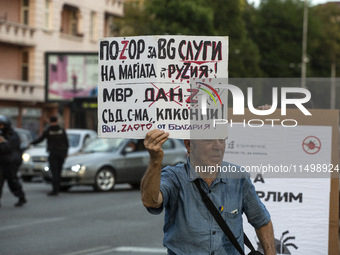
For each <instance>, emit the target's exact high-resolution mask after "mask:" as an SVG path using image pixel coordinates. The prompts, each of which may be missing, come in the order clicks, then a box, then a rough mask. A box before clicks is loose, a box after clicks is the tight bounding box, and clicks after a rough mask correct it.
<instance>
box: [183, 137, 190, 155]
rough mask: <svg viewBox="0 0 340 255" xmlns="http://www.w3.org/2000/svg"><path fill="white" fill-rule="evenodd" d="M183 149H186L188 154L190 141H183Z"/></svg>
mask: <svg viewBox="0 0 340 255" xmlns="http://www.w3.org/2000/svg"><path fill="white" fill-rule="evenodd" d="M183 142H184V145H185V148H186V149H187V152H188V153H190V140H186V139H184V140H183Z"/></svg>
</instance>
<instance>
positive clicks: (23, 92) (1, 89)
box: [0, 79, 44, 102]
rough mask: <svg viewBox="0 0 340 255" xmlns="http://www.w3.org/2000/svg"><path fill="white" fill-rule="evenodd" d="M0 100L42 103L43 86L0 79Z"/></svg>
mask: <svg viewBox="0 0 340 255" xmlns="http://www.w3.org/2000/svg"><path fill="white" fill-rule="evenodd" d="M0 100H15V101H37V102H43V101H44V86H41V85H37V84H33V83H30V82H24V81H15V80H3V79H0Z"/></svg>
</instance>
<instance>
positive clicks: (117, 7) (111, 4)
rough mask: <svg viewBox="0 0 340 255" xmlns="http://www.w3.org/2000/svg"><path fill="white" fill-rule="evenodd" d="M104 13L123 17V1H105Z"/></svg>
mask: <svg viewBox="0 0 340 255" xmlns="http://www.w3.org/2000/svg"><path fill="white" fill-rule="evenodd" d="M105 11H107V12H109V13H111V14H113V15H116V16H119V17H123V15H124V1H123V0H106V5H105Z"/></svg>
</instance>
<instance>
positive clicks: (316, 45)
mask: <svg viewBox="0 0 340 255" xmlns="http://www.w3.org/2000/svg"><path fill="white" fill-rule="evenodd" d="M312 12H313V15H314V17H315V18H317V21H318V29H319V30H318V31H319V34H318V36H317V37H315V38H313V46H312V49H311V54H310V67H311V73H312V75H313V76H316V77H330V76H331V66H332V64H335V65H336V66H339V63H340V6H339V5H337V4H336V3H327V4H323V5H318V6H315V7H313V9H312ZM337 73H339V72H337Z"/></svg>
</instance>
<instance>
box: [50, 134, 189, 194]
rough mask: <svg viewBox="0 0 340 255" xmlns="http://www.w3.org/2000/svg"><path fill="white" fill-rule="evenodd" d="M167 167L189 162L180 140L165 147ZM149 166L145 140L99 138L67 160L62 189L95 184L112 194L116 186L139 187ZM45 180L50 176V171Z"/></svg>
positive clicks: (172, 140)
mask: <svg viewBox="0 0 340 255" xmlns="http://www.w3.org/2000/svg"><path fill="white" fill-rule="evenodd" d="M162 148H163V150H164V159H163V166H166V165H176V164H177V163H183V162H186V157H187V156H186V155H187V154H186V148H185V147H184V145H183V143H182V142H181V141H180V140H177V139H168V140H167V141H166V142H165V143H164V144H163V146H162ZM148 163H149V153H148V152H147V150H146V149H145V147H144V143H143V140H138V139H123V138H118V139H110V138H98V139H95V140H92V141H91V142H89V143H88V144H86V145H85V147H84V148H83V149H82V150H81V151H80V152H79V153H77V154H76V155H73V156H69V157H67V159H66V160H65V163H64V166H63V169H62V172H61V177H62V178H61V179H62V180H61V185H60V186H61V190H64V191H65V190H68V189H69V188H70V187H72V186H74V185H92V186H93V187H94V189H95V190H96V191H110V190H112V189H113V188H114V185H115V184H116V183H129V184H131V185H132V186H133V187H139V184H140V181H141V179H142V177H143V175H144V173H145V170H146V168H147V165H148ZM46 170H47V171H45V174H44V175H45V177H46V178H49V177H50V173H49V172H50V171H49V170H48V169H46Z"/></svg>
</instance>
